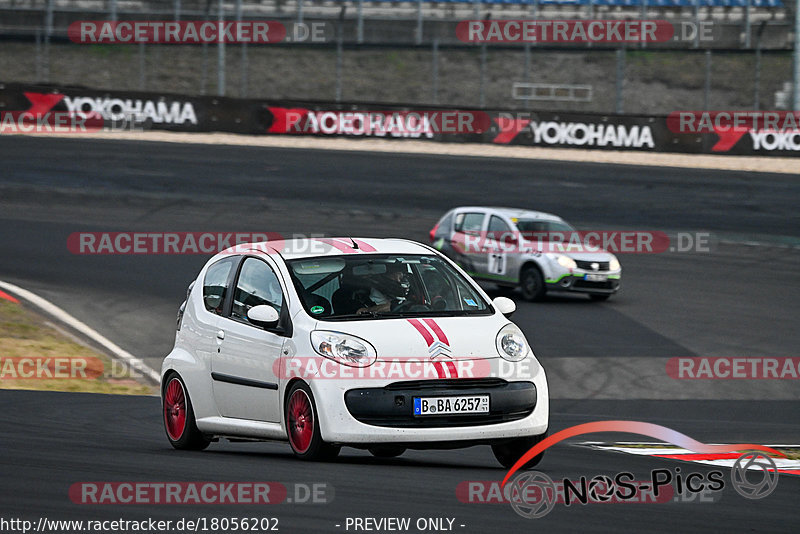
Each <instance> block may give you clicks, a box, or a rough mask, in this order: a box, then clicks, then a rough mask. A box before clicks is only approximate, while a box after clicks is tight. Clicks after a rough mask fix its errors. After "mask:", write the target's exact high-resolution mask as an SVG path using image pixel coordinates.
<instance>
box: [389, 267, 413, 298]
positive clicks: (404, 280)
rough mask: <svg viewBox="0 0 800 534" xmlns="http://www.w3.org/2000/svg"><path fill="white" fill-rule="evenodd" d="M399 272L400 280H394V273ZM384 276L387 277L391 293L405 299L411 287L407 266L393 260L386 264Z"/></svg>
mask: <svg viewBox="0 0 800 534" xmlns="http://www.w3.org/2000/svg"><path fill="white" fill-rule="evenodd" d="M397 273H400V274H401V275H402V276H401V278H400V280H399V281H398V280H396V279H395V278H394V275H395V274H397ZM386 276H387V278H389V279H390V280H389V284H390V285H391V292H392V294H393V295H394V296H395V297H397V298H400V299H405V297H407V296H408V292H409V290H410V289H411V283H410V282H409V280H408V268H407V267H406V265H405V264H404V263H402V262H393V263H388V264H387V265H386Z"/></svg>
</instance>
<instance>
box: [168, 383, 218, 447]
mask: <svg viewBox="0 0 800 534" xmlns="http://www.w3.org/2000/svg"><path fill="white" fill-rule="evenodd" d="M161 414H162V420H163V422H164V432H166V434H167V439H168V440H169V442H170V444H171V445H172V446H173V447H175V448H176V449H179V450H190V451H201V450H203V449H205V448H206V447H208V445H209V444H210V443H211V440H209V439H208V438H206V436H204V435H203V433H202V432H200V430H198V428H197V423H196V421H195V418H194V409H193V408H192V400H191V399H190V398H189V390H188V389H186V384H184V383H183V379H182V378H181V377H180V375H178V374H177V373H174V372H173V373H170V374H168V375H167V376H166V377H165V379H164V389H163V391H162V394H161Z"/></svg>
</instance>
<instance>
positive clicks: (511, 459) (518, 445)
mask: <svg viewBox="0 0 800 534" xmlns="http://www.w3.org/2000/svg"><path fill="white" fill-rule="evenodd" d="M546 437H547V433H546V432H545V433H544V434H541V435H539V436H530V437H526V438H517V439H512V440H510V441H503V442H500V443H495V444H494V445H492V452H493V453H494V457H495V458H497V461H498V462H500V464H501V465H502V466H503V467H505V468H506V469H510V468H511V467H512V466H513V465H514V464H515V463H517V460H519V459H520V458H522V455H523V454H525V453H526V452H528V451H529V450H530V449H531V447H533V446H534V445H536V444H537V443H539V442H540V441H542V440H543V439H544V438H546ZM542 457H544V452H541V453H539V454H537V455H536V456H534V457H533V459H532V460H531V461H529V462H528V463H526V464H525V465H524V466H523V467H522V469H532V468H534V467H535V466H536V465H537V464H538V463H539V462H541V461H542Z"/></svg>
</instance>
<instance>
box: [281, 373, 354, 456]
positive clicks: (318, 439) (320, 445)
mask: <svg viewBox="0 0 800 534" xmlns="http://www.w3.org/2000/svg"><path fill="white" fill-rule="evenodd" d="M286 433H287V435H288V436H289V445H291V447H292V450H293V451H294V454H295V456H297V457H298V458H301V459H303V460H329V459H333V458H335V457H336V456H337V455H338V454H339V450H340V449H341V447H339V446H336V445H331V444H330V443H326V442H325V441H323V440H322V434H321V432H320V428H319V417H318V416H317V407H316V405H315V404H314V395H313V394H312V393H311V388H309V387H308V385H307V384H305V383H304V382H295V383H294V384H293V385H292V387H291V389H290V390H289V394H288V395H287V396H286Z"/></svg>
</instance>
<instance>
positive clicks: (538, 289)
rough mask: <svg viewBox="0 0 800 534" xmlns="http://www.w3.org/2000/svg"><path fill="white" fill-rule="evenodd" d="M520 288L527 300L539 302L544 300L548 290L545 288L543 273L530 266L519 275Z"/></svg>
mask: <svg viewBox="0 0 800 534" xmlns="http://www.w3.org/2000/svg"><path fill="white" fill-rule="evenodd" d="M519 288H520V290H521V291H522V296H523V297H525V300H529V301H537V300H542V298H543V297H544V294H545V292H546V291H547V289H546V288H545V287H544V278H542V273H541V272H540V271H539V269H537V268H536V267H534V266H533V265H529V266H527V267H525V268H524V269H523V270H522V273H520V275H519Z"/></svg>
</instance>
